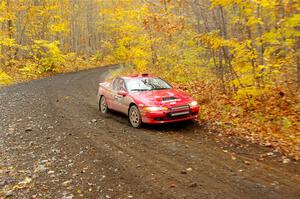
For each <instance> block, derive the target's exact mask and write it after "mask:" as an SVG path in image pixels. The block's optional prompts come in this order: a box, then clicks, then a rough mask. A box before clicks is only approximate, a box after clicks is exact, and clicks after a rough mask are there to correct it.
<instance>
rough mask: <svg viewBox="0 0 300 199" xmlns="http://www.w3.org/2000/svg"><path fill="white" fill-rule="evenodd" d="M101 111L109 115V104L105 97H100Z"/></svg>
mask: <svg viewBox="0 0 300 199" xmlns="http://www.w3.org/2000/svg"><path fill="white" fill-rule="evenodd" d="M99 111H100V113H102V114H107V113H108V112H109V108H108V106H107V102H106V99H105V97H104V96H101V97H100V100H99Z"/></svg>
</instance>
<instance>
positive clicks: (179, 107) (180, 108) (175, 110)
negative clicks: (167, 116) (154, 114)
mask: <svg viewBox="0 0 300 199" xmlns="http://www.w3.org/2000/svg"><path fill="white" fill-rule="evenodd" d="M189 109H190V107H189V105H183V106H175V107H172V108H170V111H171V112H177V111H184V110H189Z"/></svg>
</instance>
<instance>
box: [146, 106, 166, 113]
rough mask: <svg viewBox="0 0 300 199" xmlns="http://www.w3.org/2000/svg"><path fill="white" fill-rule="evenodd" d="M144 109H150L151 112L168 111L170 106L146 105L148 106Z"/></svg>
mask: <svg viewBox="0 0 300 199" xmlns="http://www.w3.org/2000/svg"><path fill="white" fill-rule="evenodd" d="M144 110H145V111H149V112H155V111H167V110H168V108H167V107H160V106H146V107H144Z"/></svg>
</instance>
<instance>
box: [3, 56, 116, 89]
mask: <svg viewBox="0 0 300 199" xmlns="http://www.w3.org/2000/svg"><path fill="white" fill-rule="evenodd" d="M109 64H112V63H108V62H100V61H98V60H95V59H93V57H89V58H86V57H82V56H78V55H76V54H75V53H74V54H73V53H70V54H67V55H65V56H64V59H63V61H62V62H60V63H59V64H57V62H55V65H54V66H52V65H51V64H49V65H43V64H41V63H40V62H39V61H37V60H32V59H23V60H20V61H16V60H15V61H13V62H12V63H10V65H9V66H6V67H0V86H1V85H2V86H3V85H9V84H13V83H18V82H24V81H28V80H33V79H39V78H41V77H47V76H51V75H54V74H59V73H66V72H74V71H80V70H85V69H90V68H95V67H100V66H106V65H109Z"/></svg>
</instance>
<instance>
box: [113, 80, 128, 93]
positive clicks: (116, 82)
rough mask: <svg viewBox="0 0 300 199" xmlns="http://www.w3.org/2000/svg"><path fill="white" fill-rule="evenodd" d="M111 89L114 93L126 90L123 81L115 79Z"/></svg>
mask: <svg viewBox="0 0 300 199" xmlns="http://www.w3.org/2000/svg"><path fill="white" fill-rule="evenodd" d="M113 89H114V90H116V91H119V90H126V86H125V82H124V80H123V79H120V78H117V79H115V80H114V82H113Z"/></svg>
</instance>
